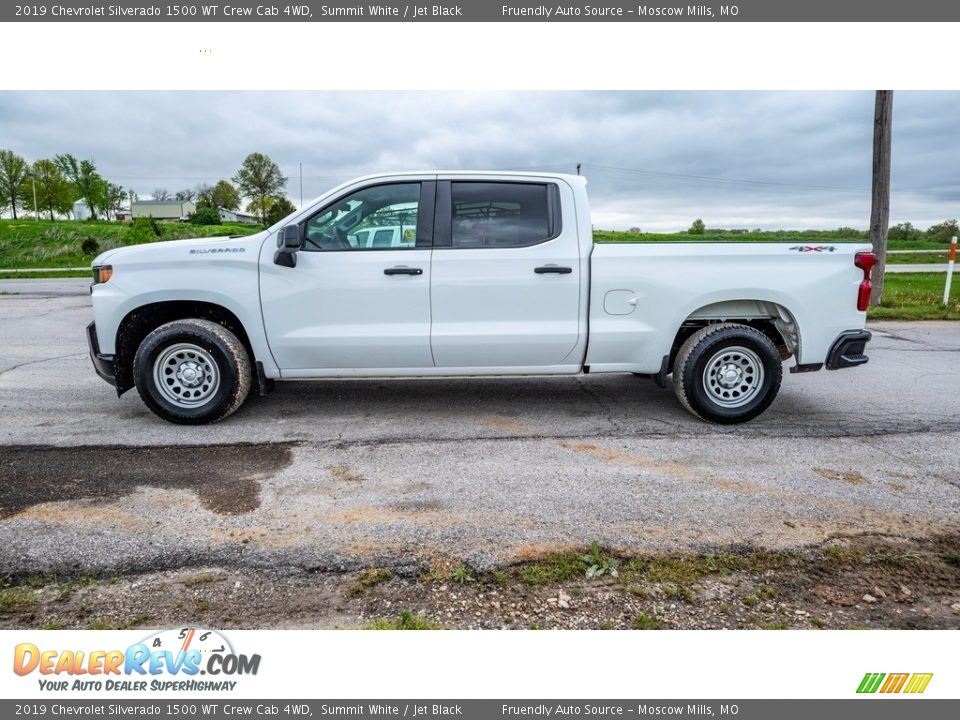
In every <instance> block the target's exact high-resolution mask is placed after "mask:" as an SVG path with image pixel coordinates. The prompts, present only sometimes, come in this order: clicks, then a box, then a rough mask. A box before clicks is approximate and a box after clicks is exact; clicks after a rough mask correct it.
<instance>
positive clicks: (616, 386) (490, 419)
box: [0, 279, 960, 573]
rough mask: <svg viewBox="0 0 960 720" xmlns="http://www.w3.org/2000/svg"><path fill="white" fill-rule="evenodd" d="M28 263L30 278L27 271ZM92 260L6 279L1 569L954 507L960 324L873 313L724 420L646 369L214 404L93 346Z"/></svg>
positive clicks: (639, 533)
mask: <svg viewBox="0 0 960 720" xmlns="http://www.w3.org/2000/svg"><path fill="white" fill-rule="evenodd" d="M24 282H27V283H29V285H28V286H27V285H23V284H22V283H24ZM86 287H87V284H86V281H74V280H52V279H51V280H41V281H2V282H0V293H3V292H17V293H19V294H17V295H4V294H0V573H11V572H37V571H43V570H58V571H65V570H77V569H93V568H103V569H120V568H122V569H126V570H154V569H162V568H169V567H182V566H193V565H217V564H219V565H226V566H237V567H241V566H243V567H257V566H271V567H281V568H305V569H336V568H352V567H356V566H359V565H371V564H388V565H392V566H395V567H401V566H409V567H413V566H415V565H417V564H418V563H422V562H425V561H428V560H430V559H436V558H456V559H462V560H465V561H467V562H468V563H470V564H471V565H473V566H474V567H478V568H487V567H491V566H495V565H498V564H503V563H508V562H513V561H516V560H520V559H526V558H531V557H535V556H537V555H540V554H542V553H544V552H548V551H551V550H554V549H563V548H570V547H574V546H581V545H584V544H587V543H589V542H590V541H592V540H598V541H599V542H601V543H602V544H604V545H606V546H609V547H612V548H615V549H618V550H620V551H623V552H627V553H633V552H644V551H654V550H662V549H699V550H703V549H708V548H719V547H727V546H732V545H739V546H742V545H748V546H766V547H776V548H784V547H796V546H803V545H806V544H812V543H821V542H824V541H825V540H827V539H830V538H835V537H842V536H844V535H853V534H863V533H879V534H885V535H889V536H892V537H897V536H911V537H920V536H925V535H930V534H934V533H938V532H941V531H944V530H949V529H953V530H955V529H957V528H958V527H960V456H958V453H957V447H958V445H960V323H947V322H927V323H907V322H885V323H875V324H873V325H871V329H872V330H873V332H874V342H872V343H871V344H870V346H869V354H870V356H871V361H870V363H869V364H868V365H866V366H865V367H862V368H858V369H855V370H848V371H843V372H834V373H828V372H820V373H814V374H804V375H790V374H787V375H785V378H784V383H783V389H782V391H781V394H780V397H779V398H778V399H777V401H776V402H775V403H774V405H773V406H772V407H771V409H770V410H768V411H767V413H766V414H765V415H763V416H762V417H761V418H759V419H758V420H756V421H754V422H752V423H750V424H748V425H745V426H739V427H732V428H731V427H718V426H713V425H708V424H705V423H702V422H700V421H698V420H696V419H695V418H693V417H691V416H689V415H687V414H686V413H685V412H684V411H683V410H682V409H681V408H680V406H679V404H678V403H677V401H676V399H675V398H674V396H673V393H672V392H670V391H664V390H660V389H658V388H657V387H656V386H654V385H653V384H652V383H651V382H649V381H646V380H641V379H637V378H634V377H632V376H602V375H595V376H586V377H578V378H533V379H521V378H495V379H482V380H480V379H474V380H390V381H383V380H375V381H339V380H331V381H324V382H316V383H290V384H280V385H279V386H278V389H277V390H276V391H275V392H274V393H272V394H271V395H269V396H267V397H265V398H260V397H251V398H250V400H249V401H248V402H247V404H246V405H245V406H244V407H243V408H242V409H241V410H240V411H239V412H238V413H237V414H236V415H234V416H233V417H231V418H230V419H229V420H227V421H225V422H224V423H221V424H219V425H214V426H207V427H197V428H189V427H181V426H175V425H170V424H167V423H164V422H163V421H161V420H159V419H158V418H156V417H154V416H153V415H152V414H151V413H149V411H147V410H146V409H145V408H144V406H143V405H142V404H141V402H140V400H139V398H138V397H137V394H136V392H135V391H131V392H130V393H128V394H126V395H125V396H124V397H123V398H120V399H117V397H116V396H115V394H114V391H113V389H112V388H111V387H110V386H108V385H106V384H105V383H104V382H103V381H101V380H100V379H99V378H97V377H96V376H95V375H94V373H93V370H92V368H91V367H90V363H89V359H88V357H87V350H86V347H85V339H84V334H83V329H84V326H85V325H86V324H87V323H88V322H89V321H90V319H91V311H90V306H89V298H88V296H87V293H86Z"/></svg>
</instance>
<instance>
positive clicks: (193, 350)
mask: <svg viewBox="0 0 960 720" xmlns="http://www.w3.org/2000/svg"><path fill="white" fill-rule="evenodd" d="M153 382H154V384H155V385H156V386H157V389H158V390H159V391H160V394H161V395H162V396H163V399H164V400H166V401H167V402H170V403H173V404H174V405H176V406H177V407H181V408H195V407H200V406H201V405H205V404H206V403H208V402H209V401H210V399H211V398H213V396H214V395H216V393H217V390H219V389H220V368H218V367H217V361H216V360H214V359H213V355H211V354H210V353H209V352H207V351H206V350H204V349H203V348H202V347H200V346H199V345H194V344H193V343H177V344H175V345H171V346H170V347H167V348H164V349H163V350H162V351H161V352H160V354H159V355H157V359H156V360H155V361H154V363H153Z"/></svg>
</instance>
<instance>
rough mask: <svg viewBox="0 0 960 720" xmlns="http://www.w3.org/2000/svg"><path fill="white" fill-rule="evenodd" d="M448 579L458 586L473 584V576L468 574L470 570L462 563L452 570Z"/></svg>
mask: <svg viewBox="0 0 960 720" xmlns="http://www.w3.org/2000/svg"><path fill="white" fill-rule="evenodd" d="M450 578H451V579H452V580H453V581H454V582H455V583H457V584H458V585H466V584H468V583H472V582H475V580H474V577H473V575H471V574H470V568H468V567H467V566H466V565H464V564H463V563H460V564H459V565H457V566H456V567H455V568H454V569H453V572H452V573H451V574H450Z"/></svg>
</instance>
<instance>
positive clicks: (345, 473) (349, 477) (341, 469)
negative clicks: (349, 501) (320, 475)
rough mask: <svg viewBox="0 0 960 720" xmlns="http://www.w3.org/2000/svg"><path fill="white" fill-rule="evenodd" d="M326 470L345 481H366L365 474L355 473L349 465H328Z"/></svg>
mask: <svg viewBox="0 0 960 720" xmlns="http://www.w3.org/2000/svg"><path fill="white" fill-rule="evenodd" d="M326 471H327V472H328V473H330V474H331V475H332V476H333V477H335V478H336V479H337V480H343V481H344V482H351V483H362V482H366V478H365V477H364V476H363V475H360V474H359V473H355V472H354V471H353V470H351V469H350V466H349V465H343V464H341V465H327V467H326Z"/></svg>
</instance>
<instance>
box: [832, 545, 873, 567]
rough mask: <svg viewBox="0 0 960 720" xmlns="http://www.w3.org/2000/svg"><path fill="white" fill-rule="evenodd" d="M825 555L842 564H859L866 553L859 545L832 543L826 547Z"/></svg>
mask: <svg viewBox="0 0 960 720" xmlns="http://www.w3.org/2000/svg"><path fill="white" fill-rule="evenodd" d="M823 556H824V557H825V558H827V559H829V560H832V561H833V562H835V563H839V564H841V565H859V564H860V563H862V562H863V560H864V558H865V557H866V553H864V552H863V549H862V548H858V547H840V546H839V545H830V546H828V547H827V548H825V549H824V551H823Z"/></svg>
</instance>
